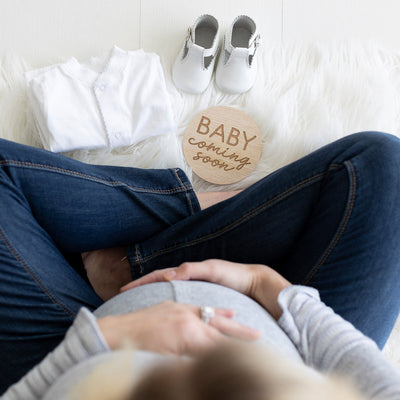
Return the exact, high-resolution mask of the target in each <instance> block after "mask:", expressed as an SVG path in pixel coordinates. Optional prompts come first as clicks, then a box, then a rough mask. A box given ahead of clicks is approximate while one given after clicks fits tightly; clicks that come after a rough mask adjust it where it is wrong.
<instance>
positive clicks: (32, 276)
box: [0, 229, 75, 317]
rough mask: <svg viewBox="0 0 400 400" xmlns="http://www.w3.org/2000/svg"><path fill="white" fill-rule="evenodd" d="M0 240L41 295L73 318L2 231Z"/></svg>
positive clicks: (0, 231)
mask: <svg viewBox="0 0 400 400" xmlns="http://www.w3.org/2000/svg"><path fill="white" fill-rule="evenodd" d="M0 239H2V240H3V242H4V244H5V245H6V247H7V248H8V250H9V251H10V253H11V254H12V255H13V257H14V258H15V259H16V260H17V261H18V262H19V263H20V264H21V266H22V268H24V270H25V272H26V273H27V274H28V275H29V276H30V277H31V278H32V279H33V281H34V282H35V283H36V284H37V285H38V286H39V287H40V289H41V290H42V291H43V293H44V294H45V295H46V296H47V297H48V298H49V299H50V300H51V301H52V302H53V303H54V304H56V305H58V306H59V307H61V309H62V310H63V311H64V312H65V313H66V314H67V315H68V316H69V317H75V314H74V313H73V312H72V311H71V310H69V309H68V307H67V306H65V305H64V304H63V303H61V302H60V301H59V300H57V299H56V298H55V297H54V296H53V295H52V294H51V292H50V291H49V290H47V288H46V287H45V286H44V285H43V283H42V281H41V280H40V279H39V278H38V277H37V276H36V274H35V273H34V272H33V271H32V270H31V268H29V266H28V265H27V264H26V263H25V261H24V260H23V259H22V257H21V256H20V255H19V254H18V252H17V251H16V250H15V248H14V247H13V246H12V244H11V243H10V241H9V240H8V239H7V237H6V235H5V233H4V232H3V230H2V229H0Z"/></svg>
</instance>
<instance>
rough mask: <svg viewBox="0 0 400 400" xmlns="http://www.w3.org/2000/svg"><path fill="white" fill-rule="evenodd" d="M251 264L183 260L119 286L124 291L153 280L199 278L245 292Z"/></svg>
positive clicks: (249, 277) (250, 277)
mask: <svg viewBox="0 0 400 400" xmlns="http://www.w3.org/2000/svg"><path fill="white" fill-rule="evenodd" d="M252 275H253V273H252V269H251V266H249V265H245V264H237V263H232V262H228V261H224V260H213V259H211V260H205V261H201V262H185V263H183V264H181V265H180V266H179V267H175V268H166V269H161V270H156V271H153V272H151V273H150V274H148V275H146V276H144V277H142V278H139V279H137V280H135V281H133V282H131V283H129V284H127V285H125V286H123V287H122V288H121V292H124V291H126V290H129V289H133V288H135V287H138V286H141V285H145V284H148V283H154V282H163V281H171V280H180V281H187V280H201V281H207V282H213V283H218V284H221V285H223V286H227V287H231V288H232V289H235V290H238V291H239V292H241V293H245V294H246V293H247V292H248V288H249V286H251V280H252Z"/></svg>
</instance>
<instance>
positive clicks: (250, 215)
mask: <svg viewBox="0 0 400 400" xmlns="http://www.w3.org/2000/svg"><path fill="white" fill-rule="evenodd" d="M331 167H332V168H330V169H328V171H324V172H320V173H318V174H316V175H313V176H311V177H309V178H306V179H304V180H303V181H301V182H299V183H297V184H296V185H294V186H292V187H290V188H289V189H287V190H285V191H284V192H282V193H280V194H279V195H277V196H275V197H274V198H272V199H270V200H269V201H267V202H266V203H263V204H261V205H259V206H258V207H256V208H255V209H253V210H251V211H249V212H248V213H247V214H245V215H243V216H242V217H240V218H239V219H237V220H235V221H234V222H232V223H230V224H229V225H226V226H225V227H224V228H222V229H220V230H218V231H216V232H212V233H209V234H206V235H203V236H202V237H200V238H196V239H193V240H191V241H189V242H185V243H181V244H177V245H175V246H171V247H168V248H165V249H161V250H159V251H157V252H155V253H152V254H150V255H148V256H146V257H143V258H140V261H141V262H142V263H144V262H147V261H149V260H151V259H152V258H155V257H158V256H160V255H162V254H165V253H168V252H171V251H174V250H177V249H180V248H184V247H187V246H191V245H195V244H198V243H201V242H203V241H205V240H208V239H213V238H215V237H217V236H219V235H221V234H223V233H225V232H228V231H229V230H231V229H233V228H235V227H236V226H238V225H240V224H241V223H243V222H245V221H247V220H249V219H250V218H253V217H254V216H256V215H257V214H259V213H260V212H262V211H264V210H265V209H267V208H268V207H270V206H271V205H273V204H276V203H277V202H279V201H280V200H282V199H284V198H285V197H287V196H288V195H289V194H291V193H294V192H296V191H297V190H299V189H302V188H304V187H306V186H308V185H310V184H313V183H315V182H317V181H318V180H320V179H322V178H323V177H324V176H325V175H326V174H327V173H328V172H329V171H331V170H333V169H337V168H338V167H340V165H332V166H331ZM138 261H139V260H138Z"/></svg>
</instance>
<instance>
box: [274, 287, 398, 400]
mask: <svg viewBox="0 0 400 400" xmlns="http://www.w3.org/2000/svg"><path fill="white" fill-rule="evenodd" d="M278 301H279V304H280V306H281V308H282V310H283V314H282V316H281V318H280V319H279V321H278V323H279V325H280V326H281V328H282V329H283V330H284V331H285V332H286V334H287V335H288V336H289V337H290V339H291V340H292V341H293V343H294V344H295V345H296V347H297V349H298V351H299V352H300V354H301V356H302V357H303V359H304V361H305V363H306V364H308V365H310V366H312V367H314V368H315V369H317V370H319V371H322V372H327V373H336V374H340V375H344V376H346V377H348V378H350V379H351V380H352V381H353V382H354V384H355V385H356V386H357V387H358V389H359V390H361V392H362V393H363V394H364V395H365V396H367V397H368V398H369V399H374V400H375V399H376V400H377V399H380V400H395V399H396V400H398V399H400V373H399V371H398V370H397V369H396V368H395V367H394V365H392V364H391V363H390V362H389V360H387V359H386V358H385V356H384V355H383V354H382V353H381V351H380V350H379V349H378V347H377V346H376V344H375V342H373V341H372V340H371V339H369V338H367V337H366V336H364V335H363V334H362V333H361V332H360V331H358V330H357V329H355V328H354V326H353V325H352V324H350V323H349V322H347V321H345V320H344V319H343V318H342V317H340V316H339V315H337V314H335V313H334V311H333V310H332V309H331V308H329V307H327V306H326V305H325V304H324V303H322V302H321V301H320V298H319V293H318V291H317V290H315V289H312V288H309V287H305V286H290V287H288V288H286V289H284V290H283V291H282V292H281V293H280V295H279V298H278Z"/></svg>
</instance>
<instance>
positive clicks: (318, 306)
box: [3, 281, 400, 400]
mask: <svg viewBox="0 0 400 400" xmlns="http://www.w3.org/2000/svg"><path fill="white" fill-rule="evenodd" d="M165 300H172V301H176V302H180V303H188V304H195V305H208V306H213V307H222V308H233V309H235V310H236V315H235V317H234V318H235V319H236V320H237V321H239V322H241V323H243V324H245V325H247V326H251V327H253V328H256V329H258V330H259V331H261V334H262V335H261V338H260V339H259V341H258V342H259V343H258V344H259V345H263V346H268V347H270V348H273V349H275V350H276V351H277V352H280V353H281V354H282V356H284V357H289V358H291V359H293V360H295V361H296V362H299V363H303V364H304V368H309V367H312V368H313V370H316V371H320V372H337V373H341V374H344V375H346V376H347V377H350V378H352V379H353V381H354V383H355V384H356V386H358V388H359V389H360V390H361V391H362V392H363V393H364V395H365V396H366V397H367V398H369V399H380V400H383V399H384V400H389V399H393V400H394V399H397V400H398V399H400V374H399V371H398V370H397V369H396V368H395V367H394V366H393V365H392V364H391V363H390V362H388V360H386V359H385V358H384V356H383V355H382V353H381V352H380V351H379V349H378V348H377V346H376V345H375V343H374V342H372V341H371V340H370V339H368V338H366V337H365V336H364V335H362V334H361V333H360V332H359V331H357V330H356V329H355V328H354V327H353V326H352V325H351V324H350V323H348V322H346V321H344V320H343V319H342V318H341V317H339V316H338V315H336V314H335V313H334V312H333V311H332V310H331V309H330V308H329V307H326V306H325V305H324V304H323V303H322V302H321V301H320V299H319V294H318V292H317V291H316V290H315V289H312V288H307V287H304V286H291V287H288V288H286V289H284V290H283V291H282V292H281V293H280V295H279V298H278V301H279V304H280V306H281V308H282V310H283V314H282V316H281V318H280V319H279V321H278V323H277V322H276V321H275V320H274V319H273V318H272V317H271V316H270V315H269V314H268V312H267V311H265V309H263V308H262V307H261V306H260V305H259V304H258V303H256V302H255V301H253V300H252V299H250V298H248V297H247V296H244V295H243V294H241V293H238V292H236V291H234V290H232V289H229V288H226V287H223V286H220V285H215V284H212V283H208V282H196V281H190V282H181V281H172V282H160V283H152V284H149V285H145V286H141V287H138V288H135V289H132V290H130V291H127V292H124V293H122V294H120V295H118V296H116V297H114V298H113V299H111V300H109V301H107V302H106V303H104V304H103V305H102V306H101V307H100V308H99V309H98V310H96V311H95V312H94V313H93V314H92V313H91V312H90V311H88V310H87V309H85V308H82V309H81V310H80V312H79V313H78V315H77V317H76V319H75V321H74V323H73V325H72V326H71V328H70V329H69V331H68V332H67V334H66V337H65V339H64V341H63V342H62V343H61V344H60V345H59V346H58V347H57V348H56V349H55V350H54V351H53V352H52V353H50V354H49V355H48V356H47V357H46V358H45V359H44V360H43V361H42V362H41V363H40V364H39V365H38V366H36V367H35V368H33V369H32V371H30V372H29V373H28V374H27V375H26V376H25V377H24V378H22V379H21V380H20V381H19V382H18V383H16V384H15V385H13V386H11V387H10V388H9V390H8V391H7V392H6V393H5V395H4V397H3V399H5V400H15V399H20V400H22V399H24V400H29V399H46V400H47V399H67V398H68V395H69V394H70V390H71V388H72V387H74V385H76V384H77V383H79V382H81V381H82V379H84V378H85V377H86V376H88V374H89V373H90V372H91V371H92V370H93V368H95V367H96V366H97V365H99V363H102V362H104V361H106V360H107V359H108V358H110V357H111V356H112V352H111V351H110V350H109V348H108V346H107V343H106V342H105V340H104V338H103V336H102V334H101V331H100V330H99V328H98V325H97V323H96V318H100V317H102V316H106V315H110V314H124V313H128V312H131V311H135V310H138V309H141V308H144V307H148V306H151V305H154V304H157V303H160V302H162V301H165ZM167 358H168V357H167ZM132 359H133V360H134V362H132V374H135V375H136V376H137V375H138V374H141V373H143V372H144V371H146V370H147V369H148V368H151V367H152V366H154V365H155V364H157V363H159V362H164V361H165V359H166V357H165V356H162V355H159V354H155V353H150V352H143V351H135V352H132ZM133 364H134V366H133Z"/></svg>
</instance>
